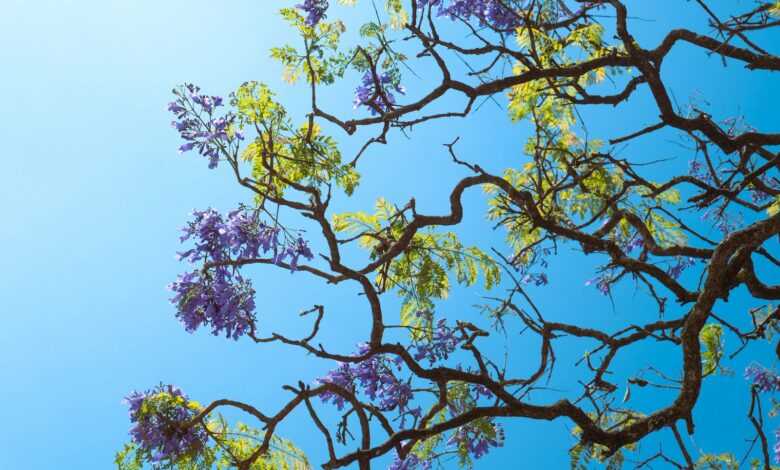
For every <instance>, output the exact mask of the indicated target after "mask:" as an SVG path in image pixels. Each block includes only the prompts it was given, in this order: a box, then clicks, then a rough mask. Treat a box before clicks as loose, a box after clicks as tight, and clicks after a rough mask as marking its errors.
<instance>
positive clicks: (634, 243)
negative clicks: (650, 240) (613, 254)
mask: <svg viewBox="0 0 780 470" xmlns="http://www.w3.org/2000/svg"><path fill="white" fill-rule="evenodd" d="M644 243H645V241H644V239H642V237H640V236H638V235H635V236H634V237H633V238H631V239H630V240H629V241H627V242H626V243H625V244H624V245H623V246H622V248H623V249H624V250H625V251H626V253H631V252H632V251H634V250H635V249H637V248H642V246H643V245H644Z"/></svg>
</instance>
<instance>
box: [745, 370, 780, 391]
mask: <svg viewBox="0 0 780 470" xmlns="http://www.w3.org/2000/svg"><path fill="white" fill-rule="evenodd" d="M745 378H746V379H748V380H750V381H751V382H753V386H754V387H756V390H758V391H759V392H777V391H780V377H779V376H778V375H777V374H776V373H774V372H772V371H771V370H769V369H766V368H764V367H762V366H760V365H756V364H752V365H750V366H748V367H747V368H746V369H745Z"/></svg>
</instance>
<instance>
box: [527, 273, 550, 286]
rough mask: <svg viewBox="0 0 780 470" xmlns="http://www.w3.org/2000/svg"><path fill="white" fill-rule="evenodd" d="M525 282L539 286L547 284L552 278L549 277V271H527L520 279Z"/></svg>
mask: <svg viewBox="0 0 780 470" xmlns="http://www.w3.org/2000/svg"><path fill="white" fill-rule="evenodd" d="M520 281H521V282H523V283H525V284H533V285H535V286H537V287H539V286H546V285H547V284H548V283H549V282H550V280H549V279H547V273H527V274H526V275H525V276H523V278H522V279H520Z"/></svg>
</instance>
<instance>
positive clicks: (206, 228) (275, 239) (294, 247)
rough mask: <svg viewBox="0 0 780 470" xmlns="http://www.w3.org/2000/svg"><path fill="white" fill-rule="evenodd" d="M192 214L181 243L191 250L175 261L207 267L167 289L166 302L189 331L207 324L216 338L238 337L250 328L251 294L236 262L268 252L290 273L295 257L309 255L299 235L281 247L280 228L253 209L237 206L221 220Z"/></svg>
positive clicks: (252, 318) (209, 211) (206, 214)
mask: <svg viewBox="0 0 780 470" xmlns="http://www.w3.org/2000/svg"><path fill="white" fill-rule="evenodd" d="M193 216H194V218H193V220H192V221H191V222H189V223H188V224H187V226H186V227H184V228H183V229H182V236H181V237H180V241H181V242H182V243H183V242H187V241H191V242H192V243H193V244H194V247H192V248H190V249H188V250H186V251H183V252H181V253H179V258H180V259H183V260H186V261H189V262H190V263H193V264H194V263H207V264H209V265H210V266H209V268H208V269H197V270H194V271H191V272H186V273H184V274H183V275H181V276H179V278H178V279H177V280H176V281H175V282H173V283H172V284H171V285H170V286H169V288H170V290H172V291H173V292H174V296H173V297H172V298H171V299H170V300H171V302H172V303H173V304H175V305H176V307H177V313H176V317H177V318H179V320H181V322H182V323H183V324H184V328H185V329H186V330H187V331H189V332H193V331H195V330H197V329H198V328H199V327H201V326H204V325H208V326H210V327H211V332H212V334H214V335H220V334H222V333H224V334H225V335H226V336H227V337H228V338H232V339H238V338H239V337H241V336H242V335H245V334H247V333H248V332H250V331H251V329H252V327H253V325H254V322H255V313H254V311H255V301H254V295H255V290H254V289H253V287H252V283H251V282H250V281H249V280H248V279H244V278H243V277H241V274H240V273H239V272H238V270H237V268H236V267H234V265H235V261H240V260H243V259H252V258H257V257H258V256H260V253H261V252H262V253H268V252H271V253H274V258H275V259H276V258H280V257H281V258H282V259H283V258H284V257H286V256H288V255H289V256H291V257H292V262H291V269H292V270H294V269H295V268H296V267H297V262H298V257H300V256H304V257H305V258H307V259H312V258H313V254H312V252H311V250H310V249H309V246H308V244H307V243H306V241H305V240H303V239H302V238H300V237H298V238H297V239H296V240H295V241H291V242H288V243H282V242H281V241H280V240H279V232H280V230H279V229H278V228H276V227H270V226H268V225H266V224H264V223H263V222H261V221H260V220H259V217H258V213H257V211H248V210H246V209H245V208H243V207H241V208H238V209H236V210H233V211H231V212H229V213H228V214H227V216H226V217H223V216H222V214H220V213H219V212H217V211H215V210H214V209H206V210H204V211H194V212H193Z"/></svg>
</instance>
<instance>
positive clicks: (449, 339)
mask: <svg viewBox="0 0 780 470" xmlns="http://www.w3.org/2000/svg"><path fill="white" fill-rule="evenodd" d="M465 339H466V338H465V337H464V336H463V335H458V334H457V330H455V329H453V328H450V327H448V326H447V323H446V321H445V320H444V319H441V320H439V321H438V322H437V323H436V327H435V328H434V329H433V335H432V337H431V338H430V340H428V339H425V340H422V341H418V342H416V343H415V344H413V345H412V350H413V351H414V359H415V360H416V361H419V360H422V359H427V360H428V361H429V362H430V363H431V364H433V363H435V362H437V361H441V360H445V359H447V358H448V357H449V355H450V354H452V352H453V351H455V348H457V347H458V344H460V343H461V342H463V341H464V340H465Z"/></svg>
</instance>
